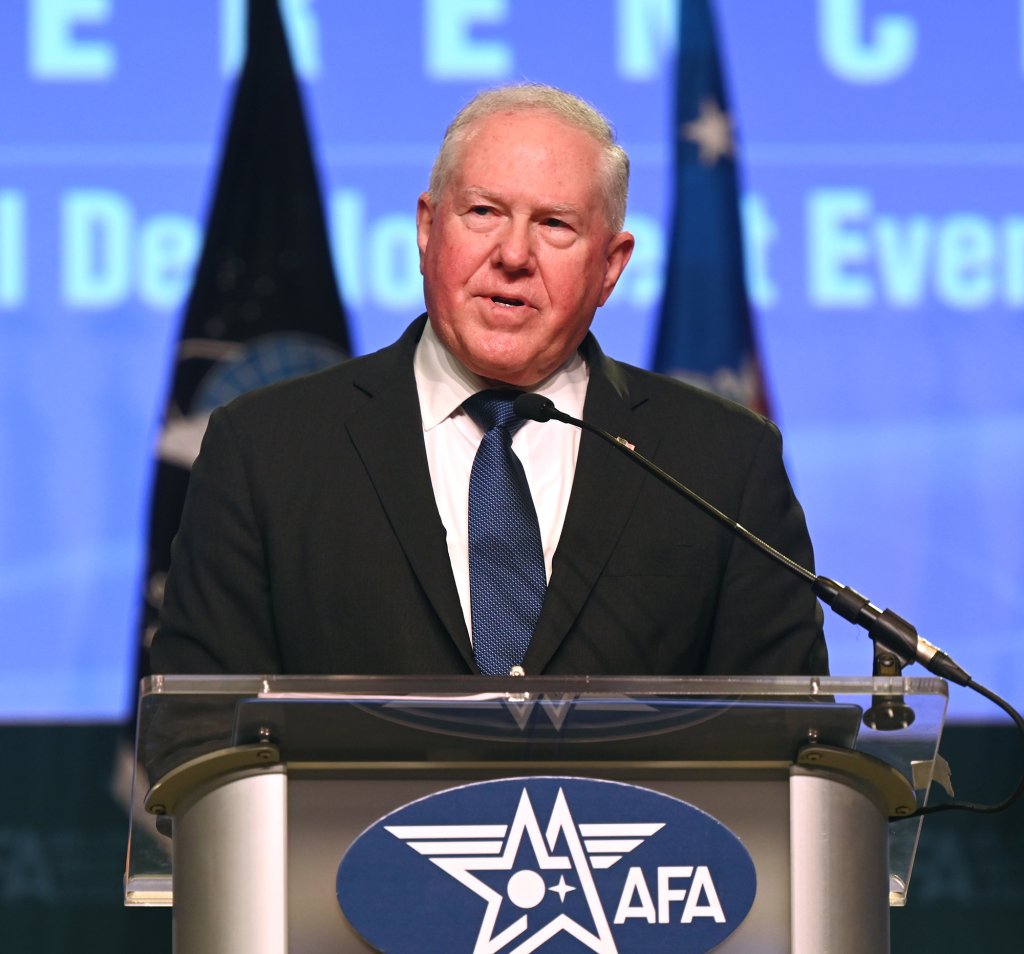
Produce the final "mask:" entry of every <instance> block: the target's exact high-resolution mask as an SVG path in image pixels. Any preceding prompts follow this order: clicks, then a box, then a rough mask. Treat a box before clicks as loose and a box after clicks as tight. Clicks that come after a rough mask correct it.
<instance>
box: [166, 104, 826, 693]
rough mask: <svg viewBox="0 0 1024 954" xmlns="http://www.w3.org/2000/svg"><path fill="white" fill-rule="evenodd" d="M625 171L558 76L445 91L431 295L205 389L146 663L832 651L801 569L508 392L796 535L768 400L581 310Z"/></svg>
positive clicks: (621, 236) (771, 535)
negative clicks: (758, 404) (762, 404)
mask: <svg viewBox="0 0 1024 954" xmlns="http://www.w3.org/2000/svg"><path fill="white" fill-rule="evenodd" d="M627 183H628V159H627V158H626V155H625V153H624V152H623V150H622V149H621V148H620V147H619V146H618V145H616V144H615V142H614V137H613V134H612V131H611V129H610V127H609V125H608V123H607V121H605V120H604V118H603V117H601V116H600V114H598V113H597V112H596V111H595V110H593V109H592V108H591V107H590V106H588V105H587V104H586V103H584V102H582V101H581V100H579V99H577V98H576V97H574V96H570V95H568V94H566V93H563V92H561V91H559V90H556V89H553V88H550V87H544V86H536V85H525V86H513V87H506V88H502V89H498V90H492V91H490V92H486V93H483V94H481V95H480V96H478V97H477V98H476V99H474V100H473V101H472V102H471V103H470V104H469V105H468V106H466V107H465V108H464V109H463V110H462V112H460V113H459V115H458V116H457V117H456V118H455V120H454V121H453V123H452V125H451V126H450V127H449V129H448V131H447V133H446V135H445V138H444V141H443V143H442V146H441V150H440V152H439V154H438V157H437V160H436V162H435V164H434V168H433V171H432V173H431V179H430V189H429V191H428V192H426V193H424V194H423V195H422V196H421V197H420V199H419V205H418V209H417V235H418V244H419V249H420V262H421V271H422V273H423V280H424V295H425V299H426V305H427V313H426V315H425V316H421V317H420V318H419V319H417V320H416V321H415V322H413V324H412V325H411V326H410V327H409V328H408V329H407V330H406V332H405V333H404V334H403V335H402V337H401V338H400V339H399V340H398V341H397V342H396V343H395V344H393V345H391V346H389V347H387V348H384V349H383V350H382V351H379V352H377V353H375V354H372V355H368V356H365V357H361V358H357V359H354V360H352V361H348V362H346V363H344V364H342V365H339V366H337V367H335V368H333V369H331V370H328V371H326V372H322V373H320V374H317V375H313V376H310V377H306V378H302V379H298V380H295V381H292V382H286V383H283V384H280V385H275V386H273V387H271V388H267V389H265V390H262V391H256V392H252V393H250V394H248V395H245V396H243V397H241V398H239V399H238V400H236V401H234V402H233V403H232V404H230V405H228V406H227V407H225V408H222V409H221V410H219V411H217V412H215V413H214V415H213V416H212V417H211V419H210V424H209V428H208V431H207V435H206V439H205V441H204V444H203V450H202V453H201V455H200V457H199V459H198V461H197V462H196V465H195V468H194V470H193V473H192V478H191V485H190V488H189V496H188V501H187V504H186V508H185V513H184V517H183V523H182V527H181V532H180V533H179V535H178V538H177V540H176V542H175V546H174V550H173V561H172V568H171V573H170V576H169V578H168V583H167V589H166V596H165V603H164V611H163V615H162V619H161V629H160V631H159V633H158V635H157V637H156V640H155V641H154V645H153V668H154V671H156V672H262V673H277V672H287V673H352V674H355V673H360V674H367V673H419V674H431V673H438V674H441V673H474V672H484V673H495V674H506V673H514V674H521V673H527V674H531V675H536V674H645V675H646V674H650V675H669V674H675V675H688V674H701V673H709V674H710V673H715V674H751V673H764V674H773V673H780V674H781V673H808V672H825V671H826V668H827V662H826V654H825V647H824V639H823V636H822V632H821V622H820V610H819V608H818V606H817V603H816V601H815V599H814V597H813V595H812V594H811V592H810V589H809V587H807V586H806V585H805V584H804V583H802V582H801V581H799V580H796V579H794V578H792V577H791V576H790V575H789V574H787V573H785V572H784V571H782V570H781V569H779V568H778V567H776V566H774V565H773V564H772V563H770V562H769V561H768V560H767V559H766V558H765V557H764V556H762V555H761V554H759V553H757V552H755V551H753V550H752V549H751V548H749V547H748V546H746V545H745V544H743V543H742V542H740V541H738V540H735V539H734V538H733V537H732V536H730V534H729V533H728V532H727V531H725V530H724V529H723V528H721V527H720V526H718V525H717V524H715V523H713V522H712V521H711V520H710V519H709V518H708V517H707V516H705V515H704V514H702V513H700V512H698V511H697V510H696V509H695V508H694V507H692V506H691V505H690V504H689V503H687V502H686V501H684V500H681V499H678V498H676V497H675V496H673V495H672V494H671V493H670V492H669V491H668V490H667V489H666V488H665V487H664V486H662V485H661V484H659V483H657V482H656V481H654V480H653V479H651V478H650V477H648V476H647V475H646V474H645V473H644V472H643V471H642V470H641V469H640V468H638V467H636V466H634V465H632V464H631V462H629V461H628V460H625V459H624V458H622V457H621V455H619V454H617V453H615V451H614V450H613V449H612V448H609V447H608V446H607V445H605V444H603V443H601V442H600V441H598V440H596V439H594V438H592V437H591V436H590V435H587V434H583V435H581V433H580V432H579V431H578V430H577V429H575V428H571V427H567V426H565V425H563V424H557V423H550V424H546V425H545V424H541V423H537V422H529V423H525V424H523V422H522V421H521V420H519V419H516V418H515V415H514V414H513V413H512V412H511V410H510V407H511V401H512V399H513V398H514V396H515V393H516V392H517V391H534V392H538V393H542V394H544V395H545V396H547V397H549V398H551V399H552V400H553V401H554V402H555V404H557V405H558V406H559V408H561V409H562V410H564V411H566V412H568V413H570V414H572V415H574V416H577V417H584V418H586V419H587V420H589V421H591V422H593V423H594V424H596V425H598V426H600V427H603V428H605V429H606V430H610V431H612V432H613V433H615V434H621V435H622V436H623V437H624V438H626V439H627V440H628V441H630V442H631V443H633V444H634V445H635V446H636V448H637V449H638V450H639V451H641V452H642V453H644V454H646V455H647V456H649V457H652V458H654V459H655V460H656V461H657V462H658V463H659V464H660V465H661V466H662V467H663V468H665V469H666V470H667V471H669V472H670V473H672V474H673V475H675V476H676V477H678V478H679V479H680V480H682V481H683V482H684V483H687V484H688V485H689V486H691V487H692V488H693V489H694V490H696V491H697V492H698V493H700V494H702V495H704V496H705V497H707V498H708V499H710V500H711V501H712V502H713V503H714V504H715V505H716V506H718V507H719V508H720V509H721V510H723V511H725V512H726V513H729V514H730V515H733V516H734V517H735V518H736V519H738V520H739V521H740V522H741V523H742V524H743V525H744V526H746V527H747V528H748V529H750V530H752V531H753V532H754V533H756V534H758V535H759V536H761V537H762V538H764V539H766V540H768V541H769V542H770V543H772V544H774V545H775V546H776V547H778V548H779V549H781V550H782V551H784V552H785V553H787V554H789V555H790V556H792V557H793V558H794V559H796V560H798V561H800V562H803V563H805V564H810V563H811V561H812V556H811V548H810V541H809V539H808V535H807V530H806V527H805V523H804V518H803V514H802V512H801V509H800V506H799V504H798V503H797V501H796V499H795V498H794V496H793V492H792V489H791V487H790V483H789V480H788V478H787V476H786V473H785V470H784V467H783V464H782V456H781V442H780V438H779V434H778V431H777V430H776V428H775V427H774V426H773V425H771V424H770V423H768V422H766V421H764V420H763V419H761V418H759V417H757V416H756V415H753V414H751V413H749V412H747V411H745V410H743V409H741V408H739V407H736V406H734V405H731V404H728V403H727V402H724V401H721V400H719V399H717V398H715V397H712V396H709V395H706V394H704V393H701V392H698V391H696V390H694V389H692V388H690V387H689V386H687V385H684V384H682V383H679V382H676V381H673V380H670V379H667V378H663V377H660V376H657V375H653V374H650V373H648V372H645V371H641V370H639V369H636V368H632V367H629V366H626V365H623V364H620V363H618V362H615V361H613V360H611V359H609V358H608V357H606V356H605V355H604V354H603V353H602V352H601V350H600V348H599V347H598V345H597V342H596V341H595V340H594V338H593V336H592V335H590V333H589V328H590V325H591V322H592V321H593V318H594V314H595V311H596V310H597V308H598V307H600V306H601V305H603V304H604V302H605V301H606V300H607V299H608V296H609V295H610V294H611V293H612V290H613V289H614V287H615V284H616V282H617V281H618V278H619V276H620V275H621V274H622V271H623V269H624V268H625V267H626V264H627V262H628V261H629V258H630V254H631V252H632V250H633V241H634V240H633V236H632V235H630V234H629V233H628V232H624V231H623V230H622V228H623V219H624V216H625V206H626V191H627Z"/></svg>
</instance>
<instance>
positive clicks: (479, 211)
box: [469, 205, 491, 216]
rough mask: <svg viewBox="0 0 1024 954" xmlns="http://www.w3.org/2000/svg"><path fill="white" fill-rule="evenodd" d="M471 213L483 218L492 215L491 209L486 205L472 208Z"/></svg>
mask: <svg viewBox="0 0 1024 954" xmlns="http://www.w3.org/2000/svg"><path fill="white" fill-rule="evenodd" d="M469 211H470V212H472V213H473V215H481V216H483V215H490V214H491V210H490V208H489V207H488V206H486V205H474V206H472V207H471V208H470V210H469Z"/></svg>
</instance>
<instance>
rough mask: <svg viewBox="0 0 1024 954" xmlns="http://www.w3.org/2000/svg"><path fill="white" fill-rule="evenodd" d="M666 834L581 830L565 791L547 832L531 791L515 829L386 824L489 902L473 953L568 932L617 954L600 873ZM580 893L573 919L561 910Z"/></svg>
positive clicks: (507, 951) (641, 826) (509, 950)
mask: <svg viewBox="0 0 1024 954" xmlns="http://www.w3.org/2000/svg"><path fill="white" fill-rule="evenodd" d="M662 828H664V823H659V822H652V823H617V824H616V823H613V824H580V825H577V824H576V822H575V820H574V819H573V817H572V814H571V812H570V810H569V804H568V801H567V799H566V797H565V793H564V791H563V789H561V788H559V790H558V794H557V796H556V798H555V802H554V805H553V807H552V810H551V814H550V817H549V818H548V823H547V826H546V828H544V829H543V831H542V829H541V824H540V822H539V821H538V819H537V813H536V812H535V811H534V808H533V803H532V802H531V801H530V796H529V793H528V792H527V790H526V788H523V790H522V794H521V796H520V798H519V804H518V807H517V809H516V813H515V817H514V818H513V820H512V824H511V825H502V824H497V825H487V824H483V825H388V826H385V830H386V831H388V832H389V833H390V834H392V835H393V836H394V837H396V838H398V839H400V840H401V841H403V842H405V843H406V844H407V845H408V846H409V847H410V848H411V849H412V850H413V851H415V852H417V853H418V854H420V855H424V856H426V857H427V858H429V859H430V861H432V862H433V863H434V864H435V865H437V867H438V868H440V869H441V870H442V871H444V872H445V873H447V874H448V875H450V876H451V877H452V878H454V879H455V880H456V881H458V882H459V883H460V884H462V885H463V886H465V887H466V888H468V889H469V890H470V891H472V892H473V893H474V894H476V895H478V896H479V897H480V898H482V899H483V900H484V901H485V902H486V907H485V910H484V915H483V919H482V922H481V925H480V930H479V933H478V934H477V939H476V945H475V947H474V948H473V954H529V952H530V951H535V950H537V949H538V948H540V947H541V946H542V945H543V944H545V943H547V941H549V940H551V938H553V937H555V936H556V935H558V934H560V933H563V932H564V933H566V934H568V935H570V936H572V937H574V938H576V940H578V941H579V942H580V943H581V944H583V945H585V946H586V947H587V948H588V949H589V950H591V951H594V952H596V954H617V951H618V948H617V947H616V945H615V940H614V938H613V937H612V933H611V928H610V926H609V924H608V917H607V915H606V913H605V911H604V908H603V906H602V904H601V899H600V897H599V896H598V892H597V887H596V885H595V883H594V875H593V872H594V871H595V870H603V869H608V868H611V867H612V866H613V865H615V864H616V863H617V862H618V861H620V860H621V859H622V858H623V856H625V855H627V854H629V853H630V852H631V851H633V850H635V849H636V848H638V847H639V846H640V845H642V844H643V843H644V841H645V840H646V839H647V838H649V837H651V836H652V835H654V834H656V833H657V832H659V831H660V830H661V829H662ZM506 872H510V874H507V875H506V874H505V873H506ZM556 875H557V880H556ZM577 891H578V892H580V896H581V897H582V904H577V905H576V906H575V907H574V909H573V913H572V914H570V913H567V912H566V911H565V910H562V909H564V908H565V907H566V905H567V898H571V897H573V895H574V893H575V892H577ZM550 895H554V896H555V897H557V901H556V900H554V899H553V898H550V897H549V896H550ZM520 911H521V912H523V913H522V914H519V913H518V912H520Z"/></svg>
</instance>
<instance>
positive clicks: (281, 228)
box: [136, 0, 349, 685]
mask: <svg viewBox="0 0 1024 954" xmlns="http://www.w3.org/2000/svg"><path fill="white" fill-rule="evenodd" d="M248 17H249V20H248V27H247V39H248V46H247V51H246V58H245V64H244V66H243V69H242V72H241V76H240V78H239V81H238V85H237V89H236V92H235V100H234V107H233V111H232V116H231V121H230V127H229V129H228V133H227V138H226V141H225V146H224V153H223V156H222V158H221V167H220V172H219V174H218V178H217V184H216V190H215V193H214V199H213V203H212V206H211V208H210V212H209V217H208V221H207V225H206V237H205V240H204V244H203V249H202V253H201V255H200V258H199V263H198V266H197V268H196V272H195V278H194V280H193V287H192V291H191V294H190V296H189V299H188V303H187V306H186V309H185V317H184V321H183V324H182V329H181V334H180V341H179V344H178V351H177V356H176V362H175V367H174V374H173V381H172V384H171V389H170V395H169V399H168V403H167V409H166V412H165V416H164V421H163V427H162V430H161V433H160V437H159V441H158V446H157V455H156V456H157V462H156V474H155V478H154V484H153V490H152V499H151V513H150V525H149V551H148V561H147V568H146V578H145V583H144V587H145V592H144V599H143V609H142V621H141V626H142V635H141V650H140V655H139V660H138V667H137V668H138V675H139V677H140V678H141V677H142V676H144V675H147V674H148V672H149V644H150V642H151V640H152V637H153V634H154V632H155V631H156V625H157V618H158V615H159V611H160V604H161V602H162V599H163V582H164V577H165V576H166V574H167V569H168V566H169V564H170V549H171V541H172V540H173V538H174V535H175V534H176V533H177V530H178V524H179V521H180V519H181V510H182V506H183V504H184V500H185V491H186V490H187V488H188V480H189V471H190V469H191V467H192V463H193V461H194V460H195V458H196V456H197V454H198V453H199V445H200V442H201V441H202V437H203V433H204V432H205V430H206V422H207V420H208V418H209V415H210V412H211V411H212V410H214V408H216V407H217V406H219V405H221V404H224V403H225V402H227V401H229V400H231V398H233V397H235V396H237V395H238V394H241V393H242V392H244V391H247V390H250V389H251V388H253V387H258V386H260V385H263V384H269V383H271V382H272V381H275V380H280V379H282V378H286V377H291V376H293V375H295V374H300V373H304V372H308V371H315V370H319V369H320V368H324V367H327V366H329V365H331V364H334V363H336V362H337V361H339V360H340V359H342V358H344V357H346V356H347V355H348V353H349V339H348V331H347V326H346V319H345V312H344V309H343V306H342V303H341V298H340V296H339V293H338V286H337V283H336V280H335V276H334V270H333V265H332V258H331V252H330V246H329V243H328V238H327V228H326V225H325V221H324V214H323V207H322V204H321V197H320V188H319V184H318V182H317V176H316V170H315V167H314V163H313V157H312V152H311V149H310V141H309V135H308V132H307V130H306V121H305V117H304V113H303V106H302V98H301V94H300V91H299V85H298V82H297V81H296V78H295V73H294V71H293V69H292V62H291V56H290V54H289V50H288V40H287V37H286V35H285V31H284V25H283V23H282V21H281V15H280V11H279V10H278V7H277V0H249V6H248ZM137 684H138V683H137V682H136V685H137Z"/></svg>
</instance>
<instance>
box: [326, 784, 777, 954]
mask: <svg viewBox="0 0 1024 954" xmlns="http://www.w3.org/2000/svg"><path fill="white" fill-rule="evenodd" d="M756 889H757V876H756V873H755V870H754V863H753V861H752V860H751V858H750V854H749V853H748V852H747V850H746V848H745V847H744V846H743V844H742V842H740V840H739V839H738V838H737V837H736V836H735V835H734V834H733V833H732V832H731V831H729V829H728V828H726V827H725V826H724V825H723V824H722V823H721V822H719V821H717V820H716V819H714V818H712V817H711V816H710V815H708V814H707V813H706V812H703V811H701V810H700V809H699V808H695V807H694V806H693V805H689V804H687V803H686V802H682V801H680V800H678V799H676V798H672V797H670V796H668V795H663V794H661V793H660V792H654V791H651V790H650V789H646V788H640V787H639V786H636V785H626V784H623V783H621V782H606V781H597V780H594V779H583V778H515V779H501V780H499V781H493V782H478V783H475V784H472V785H464V786H460V787H458V788H452V789H447V790H446V791H443V792H438V793H436V794H434V795H430V796H428V797H427V798H423V799H420V800H419V801H415V802H411V803H410V804H408V805H404V806H403V807H402V808H399V809H397V810H396V811H394V812H392V813H391V814H389V815H386V816H385V817H384V818H382V819H380V820H379V821H378V822H376V823H375V824H374V825H372V826H371V827H370V828H368V829H367V830H366V831H365V832H363V834H361V835H360V836H359V837H358V838H357V839H356V840H355V841H354V842H353V843H352V845H351V846H350V847H349V849H348V851H347V852H346V854H345V857H344V858H343V859H342V861H341V864H340V865H339V867H338V877H337V892H338V901H339V903H340V904H341V908H342V911H343V912H344V914H345V917H346V918H348V920H349V923H350V924H351V925H352V927H353V928H355V930H356V931H358V932H359V934H360V935H362V937H363V938H364V939H365V940H366V941H367V942H368V943H369V944H370V945H371V946H373V947H374V948H376V949H377V950H380V951H388V952H389V954H422V952H423V951H425V950H431V951H446V952H452V954H458V952H466V954H484V952H486V954H511V952H513V951H517V952H526V951H542V952H544V954H558V952H563V951H564V952H573V954H578V952H579V951H581V950H591V951H596V952H599V954H616V952H619V951H622V952H626V951H644V952H648V954H659V952H666V954H667V952H678V951H682V950H685V951H690V952H703V951H709V950H711V949H712V948H713V947H715V946H716V945H718V944H720V943H721V942H722V941H723V940H724V939H725V938H726V937H728V936H729V935H730V934H731V933H732V932H733V931H734V930H736V928H737V927H739V925H740V923H741V922H742V921H743V919H744V918H745V917H746V916H747V913H748V912H749V911H750V908H751V905H752V904H753V903H754V894H755V892H756ZM581 945H582V947H581Z"/></svg>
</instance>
